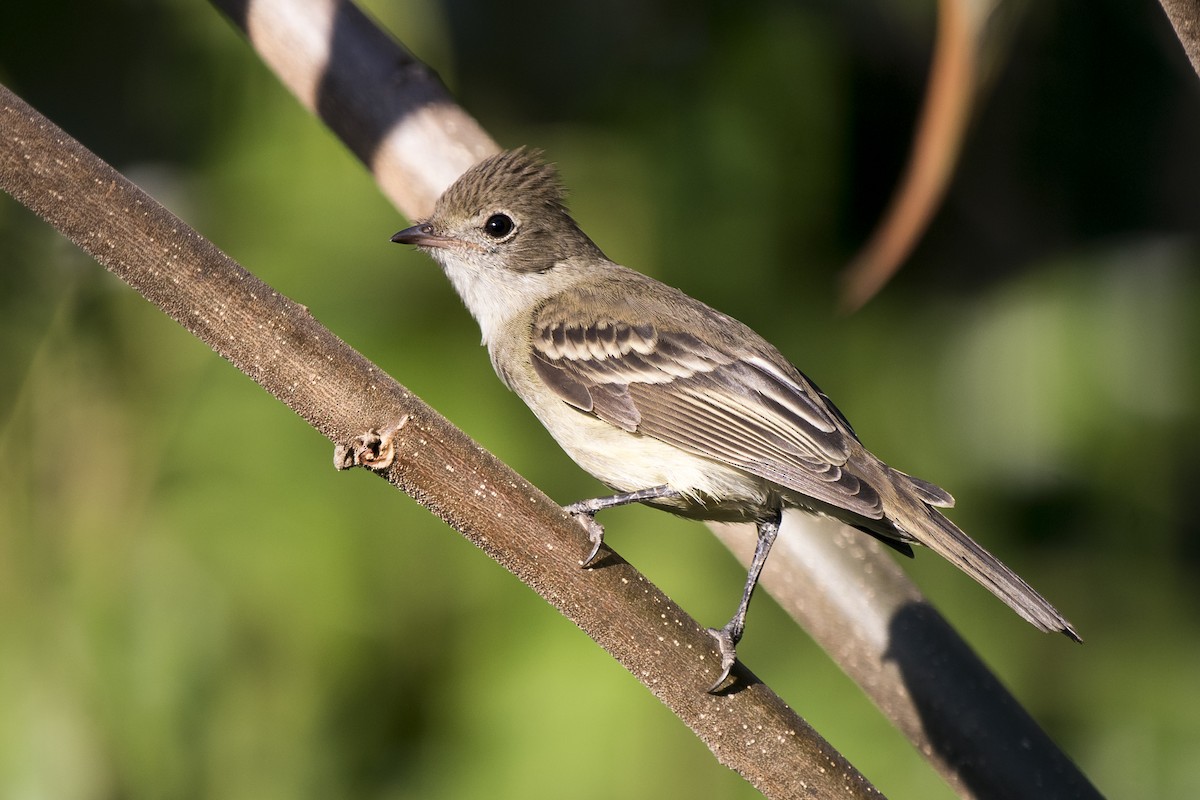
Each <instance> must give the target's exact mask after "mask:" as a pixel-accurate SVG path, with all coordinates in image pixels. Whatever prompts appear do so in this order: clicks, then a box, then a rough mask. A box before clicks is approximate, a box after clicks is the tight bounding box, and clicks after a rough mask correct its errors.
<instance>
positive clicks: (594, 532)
mask: <svg viewBox="0 0 1200 800" xmlns="http://www.w3.org/2000/svg"><path fill="white" fill-rule="evenodd" d="M592 505H593V504H592V503H590V502H589V501H587V500H583V501H581V502H579V503H572V504H571V505H569V506H563V511H566V512H567V513H568V514H570V515H571V516H572V517H574V518H575V519H576V520H578V521H579V524H580V525H582V526H583V529H584V530H585V531H587V534H588V541H590V542H591V543H592V549H591V552H589V553H588V554H587V556H586V557H585V558H584V559H583V560H582V561H580V562H579V565H580V566H581V567H583V568H584V569H587V568H589V567H591V566H592V565H593V564H595V563H596V558H597V556H599V555H600V546H601V545H602V544H604V526H603V525H601V524H600V523H599V522H596V511H597V510H598V509H595V508H592Z"/></svg>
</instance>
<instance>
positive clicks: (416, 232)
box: [392, 222, 454, 247]
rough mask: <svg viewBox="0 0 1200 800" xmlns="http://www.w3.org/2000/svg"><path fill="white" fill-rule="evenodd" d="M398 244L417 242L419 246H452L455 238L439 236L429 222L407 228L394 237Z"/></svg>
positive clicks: (393, 239)
mask: <svg viewBox="0 0 1200 800" xmlns="http://www.w3.org/2000/svg"><path fill="white" fill-rule="evenodd" d="M392 241H393V242H395V243H396V244H415V245H416V246H417V247H450V246H451V245H452V244H453V243H454V240H453V239H451V238H450V237H449V236H438V235H437V234H436V233H434V231H433V226H432V225H430V224H429V223H428V222H422V223H421V224H419V225H413V226H412V227H411V228H405V229H404V230H402V231H400V232H399V233H397V234H396V235H395V236H393V237H392Z"/></svg>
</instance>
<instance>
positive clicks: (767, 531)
mask: <svg viewBox="0 0 1200 800" xmlns="http://www.w3.org/2000/svg"><path fill="white" fill-rule="evenodd" d="M781 519H782V512H780V511H776V512H775V514H774V516H772V517H771V518H770V519H767V520H763V521H762V522H759V523H758V544H756V545H755V547H754V558H753V559H751V561H750V571H749V572H748V573H747V574H746V587H745V588H744V589H743V590H742V601H741V602H740V603H738V607H737V611H736V612H734V615H733V618H732V619H731V620H729V622H727V623H725V627H723V628H709V629H708V632H709V633H710V634H712V637H713V638H714V639H716V640H717V652H719V653H720V654H721V675H720V677H718V678H717V681H716V683H714V684H713V685H712V686H711V687H709V690H708V691H709V694H713V693H715V692H716V691H717V688H718V687H719V686H720V685H721V684H723V683H724V682H725V680H726V679H727V678H728V677H729V671H730V670H731V669H733V662H735V661H736V660H737V643H738V642H740V641H741V640H742V633H744V632H745V630H746V612H747V611H748V610H749V609H750V596H751V595H753V594H754V587H755V586H756V585H758V576H759V574H761V573H762V569H763V565H764V564H766V563H767V555H768V554H769V553H770V552H771V545H773V544H775V537H776V536H777V535H778V534H779V522H780V520H781Z"/></svg>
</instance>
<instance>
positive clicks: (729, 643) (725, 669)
mask: <svg viewBox="0 0 1200 800" xmlns="http://www.w3.org/2000/svg"><path fill="white" fill-rule="evenodd" d="M708 635H709V636H711V637H713V639H715V640H716V642H717V652H718V653H720V654H721V674H720V675H719V676H717V680H716V681H715V682H714V683H713V685H712V686H710V687H708V693H709V694H716V693H717V690H718V689H720V688H721V686H722V685H723V684H724V683H725V681H727V680H729V673H730V671H731V670H732V669H733V665H734V662H736V661H737V642H736V641H735V640H734V638H733V632H732V631H731V630H730V628H729V626H728V625H726V626H725V627H724V628H709V629H708Z"/></svg>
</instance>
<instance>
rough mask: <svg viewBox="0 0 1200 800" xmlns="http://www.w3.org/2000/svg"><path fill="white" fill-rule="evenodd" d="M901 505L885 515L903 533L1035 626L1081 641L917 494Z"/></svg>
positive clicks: (1023, 584) (1045, 602) (1034, 594)
mask: <svg viewBox="0 0 1200 800" xmlns="http://www.w3.org/2000/svg"><path fill="white" fill-rule="evenodd" d="M906 477H907V476H906ZM900 505H901V506H902V509H888V513H887V516H888V517H889V518H891V520H892V522H893V523H894V524H896V525H897V527H899V528H900V529H901V530H902V531H903V532H904V533H906V534H908V535H909V536H911V537H912V538H913V539H914V540H915V541H917V542H919V543H920V544H922V545H925V546H926V547H928V548H929V549H930V550H932V551H934V552H935V553H937V554H938V555H940V556H941V557H942V558H944V559H946V560H947V561H949V562H950V563H951V564H954V565H955V566H957V567H958V568H959V569H961V570H962V571H963V572H965V573H967V574H968V575H970V576H971V577H972V578H974V579H975V580H976V581H978V582H979V583H980V584H981V585H982V586H984V587H985V588H987V589H988V590H989V591H990V592H991V593H992V594H994V595H996V596H997V597H999V598H1000V599H1001V600H1003V601H1004V602H1005V603H1007V604H1008V605H1009V606H1010V607H1011V608H1012V609H1013V610H1014V611H1016V612H1017V613H1018V614H1020V615H1021V616H1022V617H1023V618H1025V619H1026V620H1027V621H1028V622H1029V623H1031V624H1032V625H1033V626H1034V627H1036V628H1038V629H1039V630H1042V631H1046V632H1054V631H1058V632H1060V633H1063V634H1065V635H1067V636H1069V637H1070V638H1072V639H1074V640H1075V641H1077V642H1082V641H1083V639H1081V638H1080V637H1079V634H1078V633H1076V632H1075V628H1074V627H1072V626H1071V623H1070V622H1068V621H1067V619H1066V618H1065V617H1064V616H1063V615H1062V614H1060V613H1059V612H1058V609H1056V608H1055V607H1054V606H1052V605H1050V602H1049V601H1048V600H1046V598H1044V597H1042V596H1041V595H1040V594H1038V592H1037V590H1035V589H1034V588H1033V587H1032V586H1030V585H1029V584H1028V583H1026V582H1025V581H1024V580H1023V579H1022V578H1021V576H1020V575H1018V574H1017V573H1015V572H1013V571H1012V570H1011V569H1009V568H1008V567H1007V566H1005V565H1004V563H1003V562H1002V561H1000V559H998V558H996V557H995V556H994V555H992V554H991V553H989V552H988V551H987V550H984V549H983V547H981V546H980V545H979V544H978V543H976V542H975V541H974V540H973V539H972V538H971V537H969V536H967V535H966V534H965V533H963V532H962V531H961V530H960V529H959V528H958V526H957V525H955V524H954V523H953V522H951V521H950V520H948V519H946V518H945V517H944V516H942V515H941V514H940V513H938V512H937V511H936V510H934V509H933V508H930V507H929V505H928V504H927V503H926V502H922V501H921V500H918V499H916V498H905V499H904V500H901V501H900ZM897 511H898V512H899V513H894V512H897Z"/></svg>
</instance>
